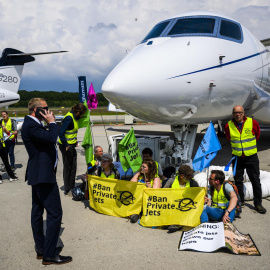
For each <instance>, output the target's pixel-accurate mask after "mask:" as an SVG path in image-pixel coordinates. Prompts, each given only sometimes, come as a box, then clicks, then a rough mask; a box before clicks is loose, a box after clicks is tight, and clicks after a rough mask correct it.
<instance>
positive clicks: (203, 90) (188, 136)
mask: <svg viewBox="0 0 270 270" xmlns="http://www.w3.org/2000/svg"><path fill="white" fill-rule="evenodd" d="M265 46H270V39H266V40H263V41H261V42H260V41H259V40H258V39H257V38H255V37H254V36H253V35H252V34H251V33H250V32H249V31H248V30H247V29H246V28H245V27H244V26H243V25H241V24H240V23H239V22H237V21H236V20H234V19H231V18H229V17H227V16H224V15H221V14H218V13H214V12H204V11H193V12H187V13H183V14H180V15H178V16H176V17H172V18H169V19H166V20H164V21H161V22H159V23H158V24H157V25H155V26H154V28H153V29H152V30H151V31H150V32H149V34H148V35H147V36H146V37H145V38H144V39H143V40H142V41H141V42H140V43H139V44H138V45H137V46H136V47H135V48H134V49H133V50H132V51H131V52H130V53H129V54H127V56H126V57H125V58H124V59H123V60H122V61H121V62H120V63H119V64H118V65H117V66H116V67H115V68H114V69H113V70H112V72H111V73H110V74H109V75H108V77H107V78H106V80H105V81H104V83H103V85H102V93H103V94H104V96H105V97H106V98H107V99H108V100H109V101H110V102H112V103H113V104H114V105H116V106H117V107H120V108H121V109H123V110H125V111H127V112H128V113H130V114H132V115H134V116H136V117H138V118H141V119H144V120H146V121H149V122H155V123H160V124H166V125H168V124H169V125H171V129H172V131H174V135H175V144H174V146H173V148H172V149H171V152H170V153H167V156H166V158H165V159H166V162H165V166H168V165H172V164H178V165H179V164H183V163H191V155H192V150H193V146H194V142H195V137H196V131H197V127H198V124H201V123H209V122H210V121H212V122H213V123H218V124H219V128H220V129H222V127H223V126H224V124H225V123H226V122H227V121H228V120H230V119H231V113H232V108H233V107H234V106H235V105H242V106H243V107H244V109H245V112H246V115H247V116H250V117H254V118H255V119H256V120H257V121H258V122H259V123H260V124H261V125H270V78H269V76H270V67H269V64H270V52H269V50H268V49H267V48H266V47H265Z"/></svg>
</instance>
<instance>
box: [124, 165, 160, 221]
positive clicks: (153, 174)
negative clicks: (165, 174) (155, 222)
mask: <svg viewBox="0 0 270 270" xmlns="http://www.w3.org/2000/svg"><path fill="white" fill-rule="evenodd" d="M130 181H131V182H140V183H145V185H146V187H148V188H161V181H160V178H159V177H158V175H157V166H156V163H155V161H153V160H150V161H145V162H143V163H142V166H141V169H140V170H139V172H137V173H136V174H135V175H134V176H133V177H132V179H131V180H130ZM129 218H130V222H131V223H136V222H137V221H138V220H139V218H140V215H137V214H133V215H131V216H130V217H129Z"/></svg>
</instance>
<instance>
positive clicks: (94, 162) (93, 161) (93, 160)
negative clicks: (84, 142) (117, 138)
mask: <svg viewBox="0 0 270 270" xmlns="http://www.w3.org/2000/svg"><path fill="white" fill-rule="evenodd" d="M95 164H96V160H95V155H93V158H92V161H91V165H92V166H93V167H94V166H95Z"/></svg>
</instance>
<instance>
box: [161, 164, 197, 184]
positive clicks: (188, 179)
mask: <svg viewBox="0 0 270 270" xmlns="http://www.w3.org/2000/svg"><path fill="white" fill-rule="evenodd" d="M193 174H194V171H193V170H192V169H191V168H190V166H188V165H182V166H180V167H179V169H178V173H177V175H176V176H175V177H173V178H170V179H169V180H168V181H167V183H166V184H165V185H164V188H181V187H198V186H199V185H198V183H197V182H196V181H195V180H194V179H193V178H192V177H193Z"/></svg>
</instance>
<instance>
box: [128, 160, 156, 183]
mask: <svg viewBox="0 0 270 270" xmlns="http://www.w3.org/2000/svg"><path fill="white" fill-rule="evenodd" d="M130 181H131V182H141V183H145V185H146V187H148V188H160V187H161V181H160V178H159V177H158V175H157V166H156V163H155V161H153V160H150V161H145V162H143V163H142V166H141V169H140V170H139V171H138V172H137V173H136V174H135V175H134V176H133V177H132V179H131V180H130Z"/></svg>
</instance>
